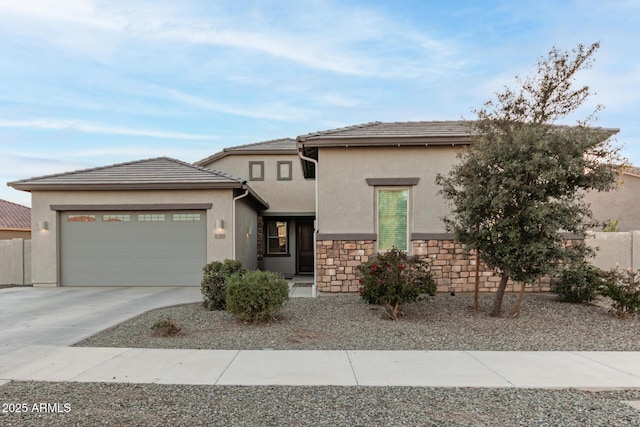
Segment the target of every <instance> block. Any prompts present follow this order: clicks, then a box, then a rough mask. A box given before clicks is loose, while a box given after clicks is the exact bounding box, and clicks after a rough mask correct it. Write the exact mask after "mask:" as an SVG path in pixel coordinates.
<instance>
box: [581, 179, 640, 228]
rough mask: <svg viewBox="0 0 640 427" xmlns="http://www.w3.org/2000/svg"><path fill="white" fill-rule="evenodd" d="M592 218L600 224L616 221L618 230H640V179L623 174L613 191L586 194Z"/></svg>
mask: <svg viewBox="0 0 640 427" xmlns="http://www.w3.org/2000/svg"><path fill="white" fill-rule="evenodd" d="M585 199H586V201H587V202H589V203H590V204H591V211H592V212H593V217H594V218H595V219H597V220H598V221H600V222H607V223H608V222H609V220H611V219H618V230H619V231H629V230H640V177H637V176H633V175H628V174H623V175H622V176H621V177H620V183H619V185H618V187H617V188H616V189H615V190H612V191H609V192H595V191H593V192H588V193H587V194H586V196H585Z"/></svg>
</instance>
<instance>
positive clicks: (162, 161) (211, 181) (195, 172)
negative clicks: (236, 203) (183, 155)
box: [8, 157, 244, 191]
mask: <svg viewBox="0 0 640 427" xmlns="http://www.w3.org/2000/svg"><path fill="white" fill-rule="evenodd" d="M243 183H244V180H243V179H241V178H238V177H234V176H232V175H229V174H227V173H224V172H219V171H216V170H212V169H206V168H202V167H199V166H194V165H192V164H190V163H186V162H182V161H180V160H176V159H172V158H169V157H157V158H153V159H144V160H137V161H133V162H127V163H117V164H113V165H109V166H101V167H96V168H91V169H83V170H77V171H72V172H65V173H59V174H54V175H45V176H40V177H34V178H27V179H23V180H20V181H14V182H10V183H8V185H10V186H11V187H14V188H16V189H18V190H26V191H30V190H33V189H39V188H42V189H56V188H57V187H61V188H62V187H63V189H74V187H83V188H82V189H91V188H93V187H95V188H96V189H110V188H112V187H113V188H114V189H115V188H122V189H137V188H140V189H144V188H149V187H157V188H194V187H199V188H206V187H221V186H223V187H224V186H228V187H240V186H241V185H242V184H243Z"/></svg>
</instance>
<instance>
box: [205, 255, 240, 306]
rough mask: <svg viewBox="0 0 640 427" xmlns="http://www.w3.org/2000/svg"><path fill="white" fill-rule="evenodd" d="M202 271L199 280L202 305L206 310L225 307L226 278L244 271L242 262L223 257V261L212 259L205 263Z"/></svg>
mask: <svg viewBox="0 0 640 427" xmlns="http://www.w3.org/2000/svg"><path fill="white" fill-rule="evenodd" d="M202 271H203V276H202V282H200V291H201V292H202V296H203V302H202V305H204V307H205V308H206V309H207V310H224V309H225V308H226V307H227V303H226V283H227V280H228V279H229V277H231V276H232V275H233V274H235V273H238V272H240V273H242V272H244V268H243V267H242V263H241V262H240V261H235V260H232V259H225V260H224V262H220V261H214V262H211V263H209V264H207V265H205V266H204V267H203V268H202Z"/></svg>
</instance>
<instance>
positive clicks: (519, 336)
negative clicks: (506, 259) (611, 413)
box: [76, 294, 640, 351]
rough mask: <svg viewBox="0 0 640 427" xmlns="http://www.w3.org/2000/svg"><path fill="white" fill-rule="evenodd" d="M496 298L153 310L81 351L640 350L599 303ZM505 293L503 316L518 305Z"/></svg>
mask: <svg viewBox="0 0 640 427" xmlns="http://www.w3.org/2000/svg"><path fill="white" fill-rule="evenodd" d="M493 298H494V296H493V295H482V296H481V297H480V310H479V313H478V314H477V315H474V314H473V312H472V306H473V296H472V295H461V294H457V295H456V296H450V295H448V294H439V295H436V297H435V298H433V299H431V300H429V301H422V302H419V303H415V304H408V305H406V306H405V308H404V316H402V317H401V318H400V319H399V320H397V321H391V320H387V319H385V318H384V316H383V314H382V310H381V308H380V307H378V306H375V305H368V304H366V303H364V302H363V301H362V300H361V299H360V298H359V297H357V296H353V295H342V296H322V297H319V298H316V299H307V298H296V299H291V300H290V301H289V302H288V303H287V304H286V305H285V307H284V309H283V310H282V311H281V313H280V315H279V317H278V319H277V320H276V321H274V322H271V323H269V324H263V325H250V324H243V323H240V322H237V321H235V320H234V319H233V318H232V317H231V316H230V315H229V314H227V313H226V312H224V311H207V310H205V309H204V308H203V307H202V305H201V304H197V303H196V304H186V305H179V306H174V307H167V308H162V309H158V310H153V311H150V312H147V313H144V314H142V315H140V316H138V317H135V318H133V319H131V320H129V321H126V322H124V323H122V324H120V325H118V326H115V327H113V328H111V329H108V330H106V331H103V332H101V333H99V334H97V335H94V336H92V337H90V338H88V339H86V340H84V341H82V342H80V343H78V344H76V345H78V346H87V347H139V348H192V349H199V348H201V349H231V350H254V349H267V348H269V349H276V350H470V351H471V350H475V351H489V350H492V351H536V350H546V351H600V350H603V351H640V339H639V337H640V319H639V318H637V317H635V318H634V317H630V318H626V319H621V318H619V317H616V316H615V315H613V314H612V313H611V312H609V311H608V310H607V309H606V308H604V307H602V306H599V305H586V304H568V303H561V302H558V301H556V300H555V296H553V295H550V294H528V295H526V296H525V299H524V301H523V303H522V308H521V313H520V316H519V317H518V318H507V317H501V318H494V317H490V316H489V315H488V312H489V311H490V309H491V306H492V304H493ZM515 298H516V296H515V295H506V296H505V299H504V303H503V307H504V310H505V311H508V310H510V307H511V306H512V305H513V303H514V302H515ZM165 317H171V318H173V319H174V320H175V322H176V323H177V324H178V325H179V326H180V327H181V328H182V334H180V335H178V336H176V337H156V336H154V335H153V331H152V330H151V326H152V325H153V324H154V323H155V322H156V321H158V320H160V319H163V318H165Z"/></svg>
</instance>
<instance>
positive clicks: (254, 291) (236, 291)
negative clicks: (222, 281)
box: [227, 271, 289, 323]
mask: <svg viewBox="0 0 640 427" xmlns="http://www.w3.org/2000/svg"><path fill="white" fill-rule="evenodd" d="M288 299H289V285H287V282H286V281H285V280H284V276H282V274H280V273H273V272H270V271H249V272H245V273H244V274H241V273H236V274H234V275H233V276H231V277H230V278H229V280H228V281H227V311H228V312H229V313H231V314H233V315H234V316H235V317H236V318H237V319H238V320H241V321H243V322H256V323H258V322H268V321H270V320H273V319H274V314H275V313H276V312H277V311H278V310H280V309H281V308H282V305H283V304H284V302H285V301H287V300H288Z"/></svg>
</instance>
